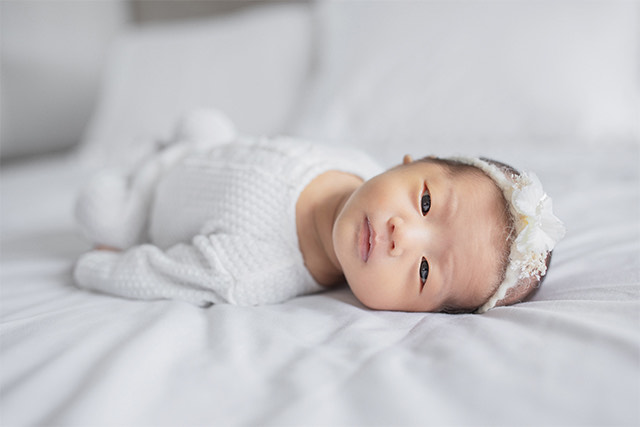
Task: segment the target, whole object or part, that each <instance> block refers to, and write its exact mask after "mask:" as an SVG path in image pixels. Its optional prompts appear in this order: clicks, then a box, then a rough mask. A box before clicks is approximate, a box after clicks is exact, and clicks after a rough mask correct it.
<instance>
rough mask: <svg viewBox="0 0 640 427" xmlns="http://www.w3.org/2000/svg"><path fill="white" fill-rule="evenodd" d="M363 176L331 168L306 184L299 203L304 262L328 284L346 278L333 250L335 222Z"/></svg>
mask: <svg viewBox="0 0 640 427" xmlns="http://www.w3.org/2000/svg"><path fill="white" fill-rule="evenodd" d="M362 182H363V181H362V179H360V178H358V177H356V176H355V175H351V174H348V173H344V172H339V171H328V172H325V173H323V174H321V175H318V176H317V177H316V178H315V179H314V180H313V181H311V182H310V183H309V185H307V186H306V187H305V189H304V190H303V191H302V193H301V194H300V197H299V198H298V201H297V203H296V230H297V232H298V245H299V246H300V251H301V252H302V257H303V258H304V264H305V266H306V267H307V269H308V270H309V273H311V275H312V276H313V278H314V279H315V280H316V281H317V282H318V283H320V284H321V285H324V286H331V285H335V284H337V283H340V282H342V281H343V275H342V268H341V267H340V263H339V262H338V258H337V257H336V254H335V251H334V249H333V239H332V234H333V224H334V223H335V220H336V217H337V216H338V214H339V213H340V211H341V210H342V207H343V206H344V204H345V203H346V201H347V199H348V198H349V196H351V194H352V193H353V192H354V191H355V190H356V188H358V187H359V186H360V185H362Z"/></svg>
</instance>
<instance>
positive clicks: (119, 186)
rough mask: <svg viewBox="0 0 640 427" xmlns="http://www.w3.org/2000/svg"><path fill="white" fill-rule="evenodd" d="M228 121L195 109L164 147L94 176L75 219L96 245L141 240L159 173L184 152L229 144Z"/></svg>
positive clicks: (212, 112) (122, 245)
mask: <svg viewBox="0 0 640 427" xmlns="http://www.w3.org/2000/svg"><path fill="white" fill-rule="evenodd" d="M235 135H236V132H235V128H234V126H233V123H232V122H231V121H230V120H229V119H228V118H227V117H226V116H225V115H224V114H222V113H220V112H218V111H215V110H198V111H193V112H191V113H190V114H188V115H186V116H185V117H184V118H183V119H182V121H181V122H180V123H179V124H178V126H177V128H176V132H175V135H174V138H173V139H172V140H171V141H168V142H166V143H165V148H163V149H161V150H160V151H159V152H152V153H151V155H149V156H148V157H147V158H146V159H145V160H143V161H142V162H141V164H140V166H138V167H136V168H134V169H133V171H131V172H124V171H109V172H104V173H102V174H100V175H98V176H96V177H95V178H94V179H93V180H92V181H90V182H89V185H87V186H86V187H85V188H84V189H83V190H82V191H81V193H80V195H79V197H78V199H77V201H76V218H77V219H78V222H79V223H80V225H81V228H82V230H83V232H84V233H85V235H86V236H87V237H88V238H89V239H90V240H91V241H92V242H93V243H94V244H96V245H101V246H109V247H113V248H117V249H126V248H129V247H131V246H134V245H137V244H140V243H144V242H146V241H147V227H148V220H149V215H150V210H151V205H152V203H153V197H154V194H155V190H156V186H157V184H158V181H159V180H160V178H161V176H162V174H163V173H164V172H165V171H166V170H168V169H169V168H171V166H173V165H174V164H175V163H176V162H178V161H179V160H180V159H182V158H183V157H184V156H185V155H186V154H187V153H189V152H194V151H199V150H204V149H207V148H210V147H211V146H214V145H220V144H224V143H228V142H231V140H233V138H234V137H235Z"/></svg>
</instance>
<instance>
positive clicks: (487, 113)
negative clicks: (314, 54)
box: [294, 0, 639, 161]
mask: <svg viewBox="0 0 640 427" xmlns="http://www.w3.org/2000/svg"><path fill="white" fill-rule="evenodd" d="M316 13H318V18H319V22H320V23H321V24H322V28H321V30H322V31H321V33H320V34H321V36H322V39H321V41H322V46H321V52H320V60H319V64H320V69H319V71H318V73H317V74H316V76H317V79H316V81H315V84H314V87H313V90H312V92H311V95H310V98H309V99H308V101H307V105H306V106H305V109H304V113H303V114H302V116H301V120H300V121H299V122H298V123H297V125H296V127H295V128H294V129H295V132H296V133H298V134H301V135H303V136H307V137H314V138H323V139H327V140H329V141H345V140H348V141H351V142H353V143H355V144H357V145H362V146H364V147H367V148H368V149H369V150H372V151H373V152H374V154H375V155H376V156H377V157H378V158H379V159H381V160H383V161H387V160H388V159H391V160H392V161H400V157H399V155H400V154H401V153H400V151H403V150H404V148H402V149H400V148H398V149H397V150H398V152H396V147H398V146H399V145H398V144H400V145H401V146H404V147H406V146H410V147H416V148H418V150H417V152H414V153H413V154H414V155H418V154H427V153H429V152H435V153H437V154H446V153H442V152H443V151H446V152H458V151H472V153H470V154H478V153H485V152H487V151H489V152H491V151H496V150H498V148H501V147H505V146H508V145H510V144H514V143H515V142H516V141H522V140H528V141H532V140H547V141H552V140H557V139H563V140H567V139H573V140H580V141H582V140H586V141H590V142H593V141H600V140H605V141H608V140H615V139H625V140H629V139H632V138H636V139H637V138H638V134H637V132H638V127H637V126H638V124H637V120H638V114H639V110H638V75H637V71H638V55H637V49H638V44H637V37H638V32H637V31H638V25H637V22H638V21H637V16H636V15H637V13H638V7H637V3H635V2H621V1H610V2H605V1H599V2H581V1H554V2H547V1H543V2H540V1H495V2H487V1H455V2H451V1H424V2H421V1H401V0H398V1H379V2H355V1H350V2H337V1H336V2H332V1H326V2H320V3H319V5H318V8H317V11H316ZM487 147H493V148H492V149H487ZM498 151H499V150H498ZM390 156H391V157H390Z"/></svg>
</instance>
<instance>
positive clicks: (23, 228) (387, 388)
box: [0, 144, 640, 426]
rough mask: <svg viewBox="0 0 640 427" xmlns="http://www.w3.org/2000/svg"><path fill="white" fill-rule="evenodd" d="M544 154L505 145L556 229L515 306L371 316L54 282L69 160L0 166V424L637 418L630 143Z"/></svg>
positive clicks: (317, 298)
mask: <svg viewBox="0 0 640 427" xmlns="http://www.w3.org/2000/svg"><path fill="white" fill-rule="evenodd" d="M528 146H531V145H528ZM572 147H573V148H572ZM555 152H556V153H557V156H556V157H555V158H553V159H549V160H548V159H545V160H544V161H543V160H542V159H536V152H535V151H534V150H530V152H527V151H525V152H522V151H518V152H517V154H516V152H515V151H514V152H513V153H512V155H511V156H507V157H511V158H513V157H519V158H527V159H529V162H532V163H534V164H539V165H540V166H541V167H540V170H536V172H537V173H538V175H539V176H540V177H541V179H542V181H543V184H545V186H546V189H547V191H548V192H549V193H550V194H551V195H552V196H553V197H554V202H555V210H556V212H557V214H558V216H559V217H561V218H562V219H563V220H564V221H565V222H566V225H567V228H568V234H567V237H566V238H565V240H563V241H562V242H561V243H560V244H559V246H558V247H557V249H556V251H555V253H554V257H553V262H552V267H551V270H550V273H549V276H548V278H547V280H546V282H545V283H544V285H543V287H542V288H541V290H540V291H539V292H538V293H537V294H536V295H535V296H534V298H533V299H532V301H530V302H526V303H523V304H520V305H518V306H514V307H505V308H498V309H494V310H492V311H490V312H488V313H487V314H483V315H446V314H420V313H396V312H376V311H370V310H368V309H365V308H364V307H363V306H362V305H361V304H359V303H358V302H357V300H356V299H355V298H354V297H353V296H352V295H351V293H350V292H349V291H348V290H347V289H339V290H334V291H330V292H326V293H323V294H318V295H313V296H308V297H303V298H299V299H295V300H292V301H289V302H287V303H284V304H280V305H273V306H263V307H255V308H246V307H235V306H230V305H218V306H213V307H211V308H208V309H202V308H198V307H195V306H191V305H189V304H186V303H181V302H173V301H161V302H138V301H129V300H124V299H118V298H114V297H110V296H106V295H100V294H94V293H89V292H86V291H83V290H80V289H77V288H75V287H74V286H73V285H72V282H71V276H70V270H71V267H72V264H73V262H74V259H75V258H76V257H77V256H78V255H79V254H80V253H81V252H82V251H83V250H84V249H86V247H87V244H86V243H85V242H83V240H82V239H81V237H80V235H79V233H78V232H77V230H76V229H75V228H74V225H73V221H72V216H71V206H72V199H73V194H74V191H75V189H76V187H77V184H78V183H79V182H81V181H82V179H83V178H84V177H85V176H86V171H83V170H82V169H81V168H80V167H78V165H77V163H76V162H75V159H74V158H73V157H58V158H51V159H46V160H39V161H34V162H30V163H23V164H20V165H15V166H10V167H5V168H3V170H2V171H1V180H2V181H1V182H2V186H1V193H0V194H1V197H2V199H1V200H2V212H1V213H2V217H1V225H2V228H1V232H2V234H1V242H2V260H1V265H0V268H1V269H0V279H1V306H0V316H1V319H0V322H1V323H0V339H1V348H0V357H1V359H0V369H1V372H0V373H1V375H0V381H1V383H0V387H1V391H0V393H1V394H0V399H1V408H0V409H1V413H0V416H1V418H0V422H1V423H2V425H6V426H12V425H54V424H64V425H83V426H85V425H236V424H242V425H363V424H384V425H392V424H393V425H401V424H420V425H443V424H447V425H451V424H473V425H477V424H487V425H513V424H518V425H541V424H553V425H568V424H571V425H575V424H589V425H638V424H639V423H640V413H639V406H638V404H639V402H640V317H639V316H640V178H639V172H638V155H639V153H638V146H637V145H612V146H610V147H608V148H602V147H600V148H595V147H594V148H593V149H592V150H582V149H577V148H575V147H574V146H573V145H571V144H567V145H566V146H562V145H560V146H559V147H558V149H557V150H556V151H555Z"/></svg>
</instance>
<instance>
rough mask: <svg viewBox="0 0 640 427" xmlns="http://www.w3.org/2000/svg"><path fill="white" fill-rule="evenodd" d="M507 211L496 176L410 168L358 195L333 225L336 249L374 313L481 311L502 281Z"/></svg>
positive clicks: (433, 166) (430, 166) (424, 165)
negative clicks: (452, 310)
mask: <svg viewBox="0 0 640 427" xmlns="http://www.w3.org/2000/svg"><path fill="white" fill-rule="evenodd" d="M503 209H504V208H503V206H501V200H500V198H499V193H497V190H496V188H495V185H494V184H493V182H492V181H491V180H490V178H488V177H486V176H484V175H482V176H476V175H471V174H458V175H455V176H452V175H450V174H448V173H447V169H445V167H444V166H441V165H439V164H437V163H433V162H423V161H417V162H409V163H406V164H404V165H402V166H398V167H396V168H393V169H391V170H389V171H386V172H385V173H383V174H381V175H378V176H376V177H374V178H372V179H371V180H369V181H367V182H365V183H364V184H363V185H362V186H361V187H359V188H358V189H357V190H356V191H355V192H354V193H353V194H352V195H351V197H350V198H349V199H348V200H347V202H346V203H345V205H344V207H343V209H342V211H341V212H340V214H339V215H338V217H337V219H336V222H335V224H334V229H333V244H334V249H335V252H336V256H337V258H338V261H339V263H340V266H341V268H342V271H343V273H344V275H345V277H346V279H347V282H348V283H349V286H350V287H351V289H352V291H353V293H354V294H355V296H356V297H357V298H358V299H359V300H360V301H361V302H362V303H363V304H365V305H366V306H368V307H370V308H373V309H379V310H401V311H441V310H442V309H444V308H446V307H448V306H456V307H467V308H475V307H477V306H480V305H481V304H482V303H484V302H485V300H486V299H488V298H489V296H490V295H491V294H492V292H493V290H494V287H495V285H496V284H497V283H498V280H499V278H500V275H501V271H500V262H499V260H500V256H501V253H502V250H503V248H502V247H501V246H502V245H501V244H500V241H501V240H500V239H501V238H503V237H502V236H503V233H504V231H503V230H504V224H502V223H501V222H502V221H503V220H502V218H503V216H502V215H503V214H502V213H501V212H502V211H503Z"/></svg>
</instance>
